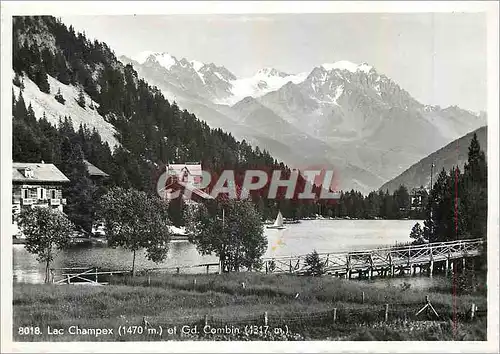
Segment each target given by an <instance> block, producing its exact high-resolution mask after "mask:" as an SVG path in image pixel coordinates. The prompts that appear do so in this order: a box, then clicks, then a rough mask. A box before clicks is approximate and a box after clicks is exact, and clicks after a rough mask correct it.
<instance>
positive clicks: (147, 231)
mask: <svg viewBox="0 0 500 354" xmlns="http://www.w3.org/2000/svg"><path fill="white" fill-rule="evenodd" d="M99 214H100V219H102V220H103V221H104V225H105V228H106V237H107V239H108V245H109V246H111V247H123V248H126V249H128V250H130V251H132V252H133V259H132V275H135V258H136V252H137V251H139V250H141V249H145V250H146V257H147V258H148V259H149V260H151V261H153V262H156V263H158V262H161V261H163V260H164V259H165V258H166V256H167V253H168V249H169V244H168V243H169V241H170V237H171V231H170V221H169V218H168V210H167V205H166V203H165V202H164V201H162V200H161V199H160V198H158V197H150V196H148V195H147V194H146V193H145V192H141V191H138V190H135V189H123V188H119V187H114V188H112V189H110V190H109V191H108V193H106V194H105V195H104V196H103V197H102V198H101V200H100V203H99Z"/></svg>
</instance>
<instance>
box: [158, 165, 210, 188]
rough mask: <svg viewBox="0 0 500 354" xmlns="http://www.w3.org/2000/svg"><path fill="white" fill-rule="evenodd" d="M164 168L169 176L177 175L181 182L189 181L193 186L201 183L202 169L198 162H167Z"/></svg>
mask: <svg viewBox="0 0 500 354" xmlns="http://www.w3.org/2000/svg"><path fill="white" fill-rule="evenodd" d="M166 169H167V174H168V175H169V176H173V177H177V178H178V180H179V181H181V182H185V183H190V184H192V185H193V186H195V187H198V186H199V185H200V183H201V178H202V172H203V170H202V169H201V164H200V163H199V162H186V163H184V164H169V165H167V166H166Z"/></svg>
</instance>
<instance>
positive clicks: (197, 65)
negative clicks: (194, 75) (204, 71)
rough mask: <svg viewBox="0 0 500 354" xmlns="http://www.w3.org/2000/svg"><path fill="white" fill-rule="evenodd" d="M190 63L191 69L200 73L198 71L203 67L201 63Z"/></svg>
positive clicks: (196, 61)
mask: <svg viewBox="0 0 500 354" xmlns="http://www.w3.org/2000/svg"><path fill="white" fill-rule="evenodd" d="M190 63H191V65H192V66H193V69H194V70H196V71H200V69H201V68H202V67H203V66H204V65H205V64H203V63H202V62H201V61H198V60H191V61H190Z"/></svg>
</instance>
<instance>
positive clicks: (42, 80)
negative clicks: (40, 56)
mask: <svg viewBox="0 0 500 354" xmlns="http://www.w3.org/2000/svg"><path fill="white" fill-rule="evenodd" d="M34 81H35V83H36V84H37V86H38V88H39V89H40V91H42V92H45V93H50V84H49V80H48V78H47V72H46V71H45V68H44V67H43V66H40V67H39V69H38V71H37V72H36V74H35V80H34Z"/></svg>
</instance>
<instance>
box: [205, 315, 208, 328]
mask: <svg viewBox="0 0 500 354" xmlns="http://www.w3.org/2000/svg"><path fill="white" fill-rule="evenodd" d="M205 326H208V315H205Z"/></svg>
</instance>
